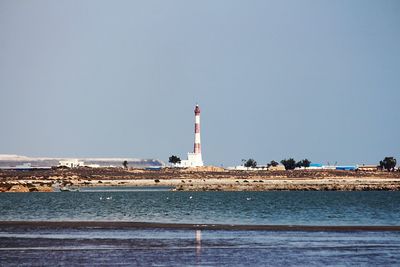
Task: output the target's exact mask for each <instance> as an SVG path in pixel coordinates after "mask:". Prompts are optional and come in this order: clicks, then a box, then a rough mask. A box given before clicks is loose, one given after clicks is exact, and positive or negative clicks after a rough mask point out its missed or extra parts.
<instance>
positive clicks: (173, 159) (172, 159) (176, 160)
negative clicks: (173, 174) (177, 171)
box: [169, 155, 181, 164]
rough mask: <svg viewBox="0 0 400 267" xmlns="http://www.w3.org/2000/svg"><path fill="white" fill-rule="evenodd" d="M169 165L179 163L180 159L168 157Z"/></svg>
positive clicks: (173, 156)
mask: <svg viewBox="0 0 400 267" xmlns="http://www.w3.org/2000/svg"><path fill="white" fill-rule="evenodd" d="M169 163H172V164H177V163H181V159H180V158H179V157H178V156H175V155H172V156H171V157H169Z"/></svg>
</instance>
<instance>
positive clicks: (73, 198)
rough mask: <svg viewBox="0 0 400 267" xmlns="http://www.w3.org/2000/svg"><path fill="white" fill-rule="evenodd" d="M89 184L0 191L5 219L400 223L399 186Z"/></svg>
mask: <svg viewBox="0 0 400 267" xmlns="http://www.w3.org/2000/svg"><path fill="white" fill-rule="evenodd" d="M86 190H91V191H90V192H85V191H83V192H58V193H29V194H26V193H7V194H0V212H1V213H0V220H103V221H139V222H169V223H222V224H271V225H276V224H283V225H294V224H297V225H400V205H399V204H400V192H384V191H373V192H298V191H287V192H171V191H159V190H162V189H159V190H158V191H154V189H153V190H144V191H140V190H138V189H137V188H125V189H124V190H121V191H115V190H116V189H115V188H111V190H107V188H97V189H93V188H88V189H86Z"/></svg>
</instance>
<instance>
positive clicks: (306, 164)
mask: <svg viewBox="0 0 400 267" xmlns="http://www.w3.org/2000/svg"><path fill="white" fill-rule="evenodd" d="M310 164H311V161H309V160H308V159H303V160H300V161H299V162H297V163H296V167H298V168H301V167H304V168H308V167H310Z"/></svg>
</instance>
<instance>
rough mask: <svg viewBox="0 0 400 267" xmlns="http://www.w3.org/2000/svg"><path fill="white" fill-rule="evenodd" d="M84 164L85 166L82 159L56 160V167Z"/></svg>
mask: <svg viewBox="0 0 400 267" xmlns="http://www.w3.org/2000/svg"><path fill="white" fill-rule="evenodd" d="M84 166H85V163H84V162H83V161H79V160H77V159H69V160H60V161H59V162H58V167H68V168H77V167H84Z"/></svg>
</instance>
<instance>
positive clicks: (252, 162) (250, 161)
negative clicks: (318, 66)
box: [244, 159, 257, 168]
mask: <svg viewBox="0 0 400 267" xmlns="http://www.w3.org/2000/svg"><path fill="white" fill-rule="evenodd" d="M244 166H245V167H247V168H255V167H257V161H255V160H254V159H248V160H247V161H246V163H245V164H244Z"/></svg>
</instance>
